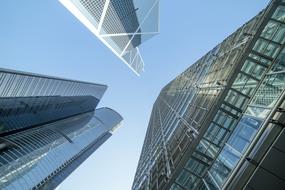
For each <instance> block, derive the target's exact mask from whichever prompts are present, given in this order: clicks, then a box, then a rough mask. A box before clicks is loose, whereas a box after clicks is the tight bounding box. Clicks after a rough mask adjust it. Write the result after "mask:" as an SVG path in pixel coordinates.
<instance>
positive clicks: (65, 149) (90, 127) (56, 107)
mask: <svg viewBox="0 0 285 190" xmlns="http://www.w3.org/2000/svg"><path fill="white" fill-rule="evenodd" d="M106 89H107V86H105V85H99V84H93V83H88V82H80V81H74V80H67V79H61V78H56V77H50V76H44V75H37V74H31V73H25V72H18V71H12V70H5V69H0V189H7V190H9V189H17V190H18V189H54V188H55V187H56V186H57V185H58V184H60V183H61V182H62V181H63V180H64V179H65V178H66V177H67V176H68V175H69V174H70V173H71V172H72V171H73V170H75V169H76V168H77V167H78V166H79V165H80V164H81V163H82V162H83V161H84V160H85V159H86V158H87V157H88V156H90V155H91V154H92V153H93V152H94V151H95V150H96V149H97V148H98V147H99V146H100V145H101V144H102V143H104V142H105V141H106V140H107V139H108V138H109V137H110V136H111V135H112V134H113V132H114V131H115V129H116V128H117V127H118V126H119V125H120V123H121V121H122V117H121V116H120V115H119V114H118V113H117V112H115V111H114V110H112V109H110V108H99V109H96V107H97V104H98V102H99V101H100V99H101V97H102V96H103V94H104V92H105V90H106Z"/></svg>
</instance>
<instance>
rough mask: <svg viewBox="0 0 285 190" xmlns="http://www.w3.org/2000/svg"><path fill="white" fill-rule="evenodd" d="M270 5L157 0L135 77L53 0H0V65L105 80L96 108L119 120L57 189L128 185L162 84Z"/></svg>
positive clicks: (259, 0) (122, 188) (243, 0)
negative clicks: (153, 31) (156, 17)
mask: <svg viewBox="0 0 285 190" xmlns="http://www.w3.org/2000/svg"><path fill="white" fill-rule="evenodd" d="M142 1H143V0H142ZM268 2H269V0H239V1H236V0H215V1H214V0H203V1H202V0H183V1H182V0H176V1H169V0H168V1H167V0H162V1H161V3H160V34H159V35H157V36H155V37H154V38H152V39H150V40H149V41H147V42H145V43H144V44H143V45H142V46H141V53H142V55H143V58H144V61H145V72H144V73H143V74H142V76H141V77H137V76H136V75H135V74H133V73H132V72H131V71H130V70H129V68H128V67H127V66H126V65H124V64H123V63H122V62H121V61H120V60H119V59H118V58H117V57H116V56H115V55H113V54H112V52H111V51H110V50H109V49H108V48H107V47H105V46H104V45H103V44H102V43H101V42H100V41H99V40H98V39H97V38H96V37H95V36H94V35H93V34H92V33H91V32H89V31H88V30H87V29H86V28H85V27H84V26H83V25H82V24H81V23H80V22H79V21H78V20H77V19H76V18H75V17H74V16H73V15H71V14H70V13H69V12H68V11H67V10H66V9H65V8H64V7H63V6H62V5H61V4H60V3H59V2H58V1H57V0H46V1H39V0H25V1H23V0H1V1H0V23H1V28H0V52H1V53H0V67H2V68H10V69H16V70H22V71H29V72H35V73H41V74H47V75H53V76H59V77H65V78H71V79H77V80H84V81H90V82H95V83H102V84H107V85H108V86H109V88H108V90H107V92H106V94H105V96H104V97H103V99H102V101H101V103H100V106H108V107H111V108H113V109H115V110H116V111H118V112H119V113H120V114H121V115H122V116H123V117H124V124H123V126H122V127H121V128H120V129H119V130H118V131H117V132H116V134H114V135H113V136H112V137H111V138H110V139H109V140H108V141H107V142H106V143H105V144H103V145H102V146H101V147H100V148H99V149H98V150H97V151H96V152H95V153H94V154H93V155H92V156H91V157H90V158H89V159H88V160H87V161H86V162H85V163H83V164H82V165H81V166H80V168H79V169H77V170H76V171H75V172H73V174H72V175H71V176H70V177H69V178H68V179H66V180H65V181H64V182H63V183H62V185H61V186H60V189H61V190H73V189H74V190H75V189H84V190H85V189H92V190H128V189H130V188H131V184H132V181H133V177H134V174H135V170H136V166H137V162H138V159H139V155H140V151H141V147H142V144H143V140H144V136H145V132H146V129H147V125H148V120H149V117H150V113H151V109H152V104H153V103H154V101H155V99H156V97H157V95H158V94H159V91H160V89H161V88H162V87H163V86H164V85H166V84H167V83H168V82H169V81H170V80H171V79H173V78H174V77H175V76H177V75H178V74H179V73H181V72H182V71H184V70H185V69H186V68H187V67H189V66H190V65H191V64H192V63H194V62H195V61H196V60H197V59H198V58H200V57H201V56H203V55H204V54H205V53H207V52H208V51H209V50H211V49H212V48H213V47H214V46H216V45H217V44H218V43H220V42H221V41H222V40H223V39H224V38H226V37H227V36H228V35H229V34H231V33H232V32H234V31H235V30H236V29H237V28H238V27H240V26H241V25H242V24H244V23H245V22H246V21H248V20H249V19H250V18H251V17H253V16H255V15H256V14H257V13H258V12H259V11H261V10H262V9H263V8H265V6H266V5H267V3H268Z"/></svg>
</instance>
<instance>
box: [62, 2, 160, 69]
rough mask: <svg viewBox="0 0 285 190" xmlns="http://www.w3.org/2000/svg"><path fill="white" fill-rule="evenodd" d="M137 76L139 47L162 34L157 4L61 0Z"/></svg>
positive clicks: (140, 66)
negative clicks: (160, 32)
mask: <svg viewBox="0 0 285 190" xmlns="http://www.w3.org/2000/svg"><path fill="white" fill-rule="evenodd" d="M59 1H60V2H61V3H62V4H63V5H64V6H65V7H66V8H67V9H68V10H69V11H70V12H71V13H72V14H73V15H74V16H75V17H76V18H78V19H79V20H80V21H81V22H82V23H83V24H84V25H85V26H86V27H87V28H88V29H89V30H90V31H91V32H92V33H93V34H94V35H96V36H97V37H98V38H99V39H100V40H101V41H102V42H103V43H104V44H105V45H106V46H107V47H108V48H110V49H111V51H112V52H113V53H114V54H115V55H117V56H118V57H119V58H120V59H121V60H122V61H123V62H124V63H125V64H126V65H127V66H128V67H129V68H130V69H131V70H133V71H134V72H135V73H136V74H137V75H140V74H141V73H142V72H143V68H144V62H143V59H142V57H141V55H140V52H139V49H138V46H140V45H141V43H143V42H144V41H146V40H148V39H149V38H151V37H153V36H154V35H156V34H158V33H159V28H158V20H159V1H158V0H143V1H142V0H59Z"/></svg>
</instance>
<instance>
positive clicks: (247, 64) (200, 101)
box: [132, 0, 285, 190]
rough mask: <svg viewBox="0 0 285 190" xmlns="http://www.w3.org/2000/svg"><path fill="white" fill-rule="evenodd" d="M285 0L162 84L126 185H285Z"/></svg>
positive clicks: (144, 188) (146, 188)
mask: <svg viewBox="0 0 285 190" xmlns="http://www.w3.org/2000/svg"><path fill="white" fill-rule="evenodd" d="M284 42H285V1H284V0H272V1H271V2H270V4H269V5H268V7H267V8H266V9H264V10H263V11H262V12H260V13H259V14H258V15H257V16H255V17H254V18H253V19H251V20H250V21H248V22H247V23H245V24H244V25H243V26H242V27H241V28H239V29H237V31H235V32H234V33H233V34H231V35H230V36H229V37H227V38H226V39H225V40H224V41H223V42H222V43H221V44H219V45H217V46H216V47H215V48H214V49H212V50H211V51H210V52H208V53H207V54H206V55H205V56H203V57H202V58H200V59H199V60H198V61H197V62H195V63H194V64H193V65H191V66H190V67H189V68H188V69H187V70H186V71H184V72H183V73H182V74H180V75H179V76H177V77H176V78H175V79H174V80H172V81H171V82H170V83H169V84H167V85H166V86H165V87H164V88H163V89H162V90H161V92H160V94H159V96H158V98H157V100H156V101H155V103H154V106H153V110H152V114H151V118H150V121H149V125H148V129H147V133H146V137H145V140H144V144H143V148H142V152H141V156H140V159H139V163H138V167H137V171H136V174H135V179H134V182H133V186H132V189H133V190H168V189H170V190H188V189H189V190H190V189H191V190H195V189H197V190H204V189H205V190H206V189H207V190H215V189H251V190H254V189H256V190H263V189H276V190H279V189H280V190H281V189H285V177H284V176H285V175H284V174H285V165H284V161H285V149H284V145H285V133H284V127H285V125H284V123H285V114H284V111H285V101H284V100H285V48H284Z"/></svg>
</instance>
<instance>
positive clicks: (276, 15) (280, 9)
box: [272, 6, 285, 22]
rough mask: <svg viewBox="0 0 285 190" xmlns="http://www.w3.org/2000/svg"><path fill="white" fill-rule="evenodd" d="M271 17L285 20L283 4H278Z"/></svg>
mask: <svg viewBox="0 0 285 190" xmlns="http://www.w3.org/2000/svg"><path fill="white" fill-rule="evenodd" d="M272 18H274V19H276V20H279V21H281V22H285V6H279V7H278V8H277V9H276V11H275V12H274V14H273V16H272Z"/></svg>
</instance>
